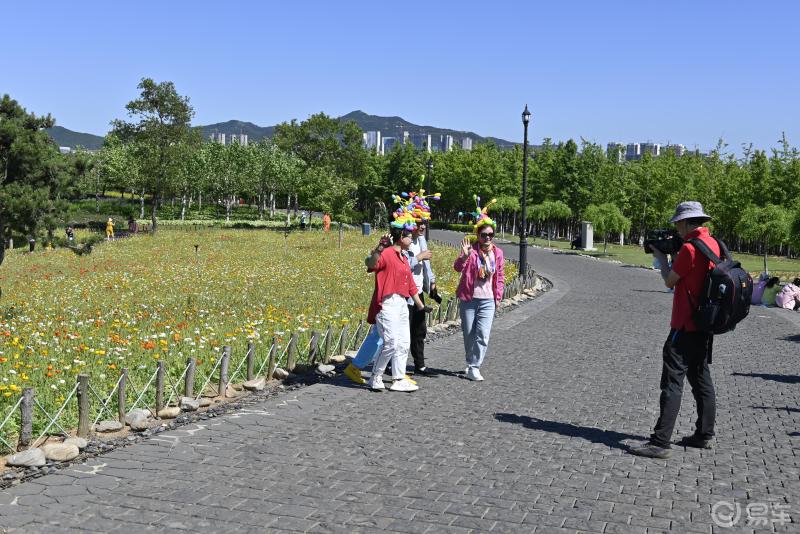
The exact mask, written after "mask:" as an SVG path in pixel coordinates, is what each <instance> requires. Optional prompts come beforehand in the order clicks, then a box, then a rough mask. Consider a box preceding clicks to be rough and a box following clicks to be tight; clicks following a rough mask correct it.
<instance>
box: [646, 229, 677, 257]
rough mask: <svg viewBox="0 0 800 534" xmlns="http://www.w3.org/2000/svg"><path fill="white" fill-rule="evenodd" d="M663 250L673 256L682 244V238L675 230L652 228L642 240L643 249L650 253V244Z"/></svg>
mask: <svg viewBox="0 0 800 534" xmlns="http://www.w3.org/2000/svg"><path fill="white" fill-rule="evenodd" d="M651 245H652V246H653V248H656V249H658V250H660V251H661V252H663V253H664V254H670V255H672V256H674V255H675V254H677V253H678V251H679V250H680V249H681V247H682V246H683V239H681V236H679V235H678V233H677V232H676V231H675V230H670V229H666V228H662V229H660V230H652V231H650V232H648V234H647V239H645V240H644V251H645V252H646V253H647V254H652V253H653V251H652V250H650V246H651Z"/></svg>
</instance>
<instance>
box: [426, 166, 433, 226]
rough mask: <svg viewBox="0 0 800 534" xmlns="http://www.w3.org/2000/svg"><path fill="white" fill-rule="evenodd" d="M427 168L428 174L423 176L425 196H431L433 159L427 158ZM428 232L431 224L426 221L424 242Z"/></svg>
mask: <svg viewBox="0 0 800 534" xmlns="http://www.w3.org/2000/svg"><path fill="white" fill-rule="evenodd" d="M426 166H427V167H428V173H427V174H426V175H425V194H426V195H430V194H431V187H432V185H431V175H432V174H433V158H432V157H431V156H428V163H426ZM430 232H431V223H430V221H428V224H426V225H425V241H428V240H429V239H430Z"/></svg>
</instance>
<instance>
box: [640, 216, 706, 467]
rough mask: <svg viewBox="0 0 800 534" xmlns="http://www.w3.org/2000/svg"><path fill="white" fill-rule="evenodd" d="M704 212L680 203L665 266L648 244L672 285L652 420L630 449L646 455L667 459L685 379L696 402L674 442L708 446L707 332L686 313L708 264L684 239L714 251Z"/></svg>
mask: <svg viewBox="0 0 800 534" xmlns="http://www.w3.org/2000/svg"><path fill="white" fill-rule="evenodd" d="M710 219H711V217H710V216H708V215H706V214H705V213H704V212H703V206H702V205H701V204H700V203H699V202H693V201H689V202H681V203H680V204H678V207H677V209H676V210H675V215H674V216H673V217H672V219H670V221H669V222H670V223H673V224H675V228H676V230H677V231H678V234H679V235H680V236H681V237H682V238H683V240H684V244H683V246H681V248H680V250H679V251H678V254H677V256H676V257H675V261H674V262H673V263H672V266H671V267H670V265H669V263H668V261H667V258H666V255H665V254H664V253H663V252H661V251H660V250H658V249H656V248H655V247H652V246H651V247H650V248H651V249H652V251H653V256H655V258H656V259H657V260H658V261H659V262H660V263H661V277H662V278H663V279H664V283H665V284H666V286H667V287H668V288H671V289H674V290H675V294H674V296H673V298H672V319H671V321H670V331H669V337H667V341H666V342H665V343H664V350H663V353H662V356H663V368H662V370H661V398H660V415H659V417H658V422H656V426H655V428H654V429H653V434H652V435H651V436H650V441H649V442H648V443H646V444H644V445H642V446H640V447H634V448H632V449H631V452H632V453H633V454H637V455H639V456H647V457H650V458H669V456H670V454H671V451H670V439H671V438H672V431H673V429H674V428H675V421H676V420H677V418H678V412H679V411H680V408H681V396H682V394H683V379H684V377H686V378H688V380H689V384H690V385H691V386H692V395H693V396H694V399H695V403H696V404H697V422H696V423H695V431H694V434H693V435H691V436H686V437H684V438H683V439H682V440H681V441H679V442H678V445H681V446H685V447H697V448H702V449H708V448H711V445H710V442H711V438H712V437H713V436H714V421H715V417H716V400H715V394H714V383H713V382H712V380H711V371H710V369H709V367H708V365H709V364H710V363H711V348H712V344H713V341H714V338H713V334H711V333H709V332H701V331H698V330H697V328H696V327H695V325H694V323H693V322H692V313H693V312H694V311H695V310H696V309H697V307H698V306H699V305H700V296H701V294H702V292H703V286H704V285H705V280H706V276H707V275H708V272H709V271H710V270H711V269H713V268H714V264H713V262H711V260H709V259H708V258H706V257H705V256H704V255H703V254H702V253H701V252H700V251H698V250H697V249H695V247H694V245H692V244H691V243H689V242H688V241H689V240H690V239H699V240H701V241H703V243H705V244H706V245H707V246H708V248H710V249H711V250H712V251H713V252H714V253H715V254H717V255H719V254H720V247H719V243H718V242H717V240H716V239H714V238H713V237H712V236H711V235H710V234H709V232H708V228H705V227H704V226H702V225H703V223H705V222H707V221H709V220H710Z"/></svg>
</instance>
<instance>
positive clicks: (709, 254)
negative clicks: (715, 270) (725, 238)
mask: <svg viewBox="0 0 800 534" xmlns="http://www.w3.org/2000/svg"><path fill="white" fill-rule="evenodd" d="M689 243H691V244H692V245H694V247H695V248H696V249H697V250H699V251H700V252H701V253H702V254H703V256H705V257H706V258H708V259H709V260H711V261H712V262H713V263H714V265H719V264H720V263H722V260H721V259H720V257H719V256H717V255H716V254H714V251H712V250H711V249H710V248H708V245H706V244H705V243H703V241H702V240H700V239H696V238H695V239H690V240H689ZM720 248H722V247H720Z"/></svg>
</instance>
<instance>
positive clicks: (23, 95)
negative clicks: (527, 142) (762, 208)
mask: <svg viewBox="0 0 800 534" xmlns="http://www.w3.org/2000/svg"><path fill="white" fill-rule="evenodd" d="M2 18H3V19H5V21H4V23H3V34H4V35H3V39H2V42H3V49H4V50H3V53H2V54H0V93H10V94H11V95H12V97H14V98H15V99H17V100H18V101H20V102H21V103H22V105H24V106H25V107H27V108H28V109H29V110H30V111H35V112H36V113H40V114H41V113H48V112H49V113H52V114H53V116H54V117H55V118H56V120H57V123H58V124H60V125H62V126H64V127H67V128H70V129H73V130H78V131H86V132H90V133H95V134H103V133H105V132H106V131H107V130H108V123H109V122H110V121H111V120H112V119H115V118H121V117H123V116H124V106H125V104H126V103H127V102H128V101H129V100H131V99H133V98H135V97H136V95H137V91H136V85H137V83H138V82H139V80H140V79H141V78H142V77H145V76H147V77H151V78H153V79H155V80H157V81H163V80H171V81H173V82H175V84H176V86H177V89H178V91H179V92H180V93H181V94H185V95H188V96H189V97H190V98H191V102H192V104H193V106H194V108H195V111H196V118H195V121H194V122H195V123H196V124H209V123H213V122H220V121H225V120H230V119H239V120H246V121H251V122H254V123H256V124H259V125H262V126H266V125H271V124H275V123H277V122H281V121H284V120H289V119H292V118H298V119H304V118H306V117H307V116H308V115H310V114H312V113H315V112H318V111H324V112H326V113H328V114H330V115H334V116H338V115H342V114H344V113H347V112H349V111H352V110H355V109H361V110H364V111H366V112H367V113H371V114H375V115H400V116H402V117H403V118H405V119H407V120H410V121H411V122H414V123H417V124H429V125H435V126H440V127H448V128H454V129H460V130H471V131H475V132H477V133H479V134H481V135H492V136H497V137H501V138H505V139H509V140H521V138H522V125H521V120H520V113H521V111H522V108H523V107H524V105H525V104H526V103H527V104H528V106H529V107H530V109H531V111H532V113H533V123H532V126H531V130H530V138H531V141H532V142H537V143H538V142H539V141H540V140H541V139H542V138H544V137H551V138H553V139H555V140H566V139H568V138H574V139H576V140H578V139H580V137H581V136H582V137H584V138H586V139H588V140H591V141H596V142H599V143H603V144H605V143H606V142H608V141H612V140H618V141H623V142H628V141H645V140H652V141H654V142H662V143H664V142H674V143H684V144H686V145H687V146H689V147H694V146H695V145H697V146H699V147H700V148H702V149H708V148H710V147H712V146H714V145H715V144H716V141H717V139H718V138H720V137H722V138H724V139H725V140H726V141H727V142H728V143H729V150H731V151H733V152H739V151H740V146H741V143H745V142H753V143H754V144H755V146H756V147H761V148H768V147H772V146H776V142H777V140H778V139H779V138H780V135H781V132H782V131H786V134H787V136H788V137H789V140H790V142H791V143H792V144H794V145H795V146H800V97H799V96H798V95H800V59H798V58H800V39H798V37H797V35H798V31H797V27H796V25H797V21H798V20H800V3H798V2H792V1H776V2H769V1H767V2H739V1H727V2H722V1H708V2H705V1H697V0H695V1H693V2H682V1H676V2H643V1H641V0H639V1H636V2H627V1H620V2H575V1H573V2H554V1H552V0H551V1H548V2H533V1H530V2H503V1H496V2H469V1H460V2H454V1H439V2H417V1H413V0H406V1H401V2H386V1H383V2H382V1H379V0H373V1H371V2H360V1H359V2H355V1H354V2H346V1H345V2H323V1H319V2H317V1H313V2H311V1H308V2H306V1H301V0H295V1H293V2H287V1H274V2H267V1H249V0H240V1H237V2H220V1H217V2H205V1H199V0H198V1H192V2H189V1H168V2H164V1H137V2H108V1H106V2H90V1H86V2H49V1H45V2H8V3H7V4H6V5H5V6H4V7H3V10H2ZM9 22H10V23H9Z"/></svg>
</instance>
